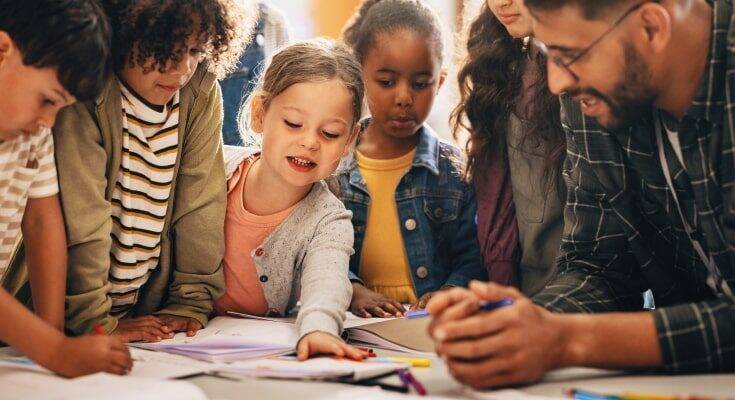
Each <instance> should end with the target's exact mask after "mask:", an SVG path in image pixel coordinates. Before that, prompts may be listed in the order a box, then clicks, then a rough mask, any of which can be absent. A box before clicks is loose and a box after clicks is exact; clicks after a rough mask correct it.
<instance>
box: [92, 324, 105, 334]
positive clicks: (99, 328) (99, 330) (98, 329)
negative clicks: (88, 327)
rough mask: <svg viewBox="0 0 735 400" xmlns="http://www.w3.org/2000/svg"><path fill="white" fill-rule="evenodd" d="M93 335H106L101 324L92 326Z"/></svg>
mask: <svg viewBox="0 0 735 400" xmlns="http://www.w3.org/2000/svg"><path fill="white" fill-rule="evenodd" d="M94 333H95V334H97V335H107V332H105V328H104V327H103V326H102V324H99V325H95V326H94Z"/></svg>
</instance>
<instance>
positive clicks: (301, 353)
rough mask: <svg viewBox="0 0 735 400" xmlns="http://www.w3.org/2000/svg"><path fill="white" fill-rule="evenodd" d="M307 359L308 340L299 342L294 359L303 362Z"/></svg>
mask: <svg viewBox="0 0 735 400" xmlns="http://www.w3.org/2000/svg"><path fill="white" fill-rule="evenodd" d="M307 358H309V342H308V340H300V341H299V345H298V347H297V348H296V359H297V360H299V361H304V360H306V359H307Z"/></svg>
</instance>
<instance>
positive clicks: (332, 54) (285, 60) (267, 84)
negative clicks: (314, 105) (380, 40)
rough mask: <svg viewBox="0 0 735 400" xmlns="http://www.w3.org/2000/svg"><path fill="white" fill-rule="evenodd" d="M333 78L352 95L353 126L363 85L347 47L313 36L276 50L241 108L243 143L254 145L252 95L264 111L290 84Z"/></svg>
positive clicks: (357, 113) (363, 88) (360, 111)
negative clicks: (250, 125) (251, 118)
mask: <svg viewBox="0 0 735 400" xmlns="http://www.w3.org/2000/svg"><path fill="white" fill-rule="evenodd" d="M332 79H339V80H340V81H341V82H342V83H343V84H344V86H345V88H347V90H348V91H349V92H350V94H352V116H353V118H352V119H353V120H352V122H353V125H354V124H356V123H358V122H359V121H360V118H361V117H362V99H363V96H364V94H365V85H364V83H363V81H362V67H361V66H360V63H359V62H358V61H357V59H356V58H355V56H354V55H353V54H352V52H351V51H350V50H349V48H347V46H345V45H343V44H341V43H338V42H335V41H332V40H328V39H314V40H307V41H303V42H297V43H294V44H291V45H288V46H286V47H283V48H281V49H279V50H278V51H277V52H276V53H275V54H274V55H273V57H272V58H271V60H270V62H269V63H268V67H267V68H266V70H265V72H264V73H263V74H262V75H261V76H260V78H259V79H258V84H257V86H256V87H255V89H254V90H253V92H252V93H251V95H250V97H249V98H248V101H246V102H245V104H243V106H242V108H241V109H240V115H239V117H238V125H239V127H240V132H241V135H242V136H243V142H244V143H245V145H246V146H247V145H257V141H256V140H255V138H254V137H253V135H250V134H249V129H248V125H249V122H250V109H251V103H252V99H253V98H255V97H259V98H260V99H261V100H262V104H263V110H267V109H268V106H269V105H270V102H271V101H272V100H273V99H274V98H275V97H276V96H278V95H279V94H281V93H283V92H284V91H285V90H286V89H288V88H289V87H291V86H292V85H295V84H298V83H305V82H325V81H329V80H332Z"/></svg>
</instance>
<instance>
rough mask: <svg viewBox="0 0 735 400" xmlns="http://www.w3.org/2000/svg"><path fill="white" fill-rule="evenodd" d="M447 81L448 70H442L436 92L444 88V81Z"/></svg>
mask: <svg viewBox="0 0 735 400" xmlns="http://www.w3.org/2000/svg"><path fill="white" fill-rule="evenodd" d="M446 80H447V70H446V68H442V70H441V72H439V86H438V87H437V88H436V91H437V92H438V91H439V89H441V88H442V86H444V81H446Z"/></svg>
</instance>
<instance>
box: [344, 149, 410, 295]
mask: <svg viewBox="0 0 735 400" xmlns="http://www.w3.org/2000/svg"><path fill="white" fill-rule="evenodd" d="M414 153H415V150H414V151H411V152H409V153H408V154H406V155H403V156H401V157H398V158H392V159H388V160H381V159H374V158H368V157H365V156H364V155H363V154H362V153H360V152H359V151H358V152H356V159H357V166H358V168H360V173H361V174H362V177H363V178H364V179H365V184H366V185H367V189H368V192H370V205H369V207H368V214H367V224H366V227H365V239H364V240H363V243H362V256H361V259H360V278H361V279H362V280H363V282H365V285H366V286H367V287H368V288H370V289H371V290H374V291H376V292H378V293H381V294H383V295H386V296H388V297H391V298H393V299H395V300H397V301H399V302H401V303H413V302H415V301H416V290H414V287H413V282H412V280H411V272H410V266H409V265H408V257H407V256H406V249H405V247H404V245H403V237H402V236H401V222H400V221H399V220H398V207H397V206H396V187H398V182H400V180H401V178H402V177H403V175H404V174H405V173H406V171H408V169H409V168H410V167H411V163H412V162H413V156H414Z"/></svg>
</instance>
